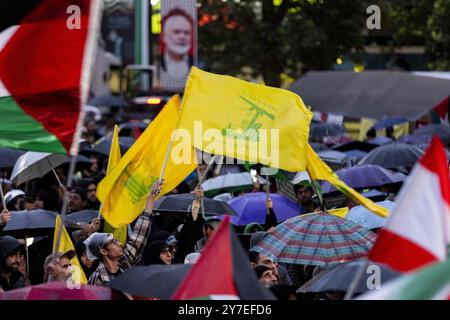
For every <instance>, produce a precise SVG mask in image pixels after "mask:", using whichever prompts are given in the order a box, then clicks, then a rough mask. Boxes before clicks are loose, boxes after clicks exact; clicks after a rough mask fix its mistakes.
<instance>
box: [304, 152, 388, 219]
mask: <svg viewBox="0 0 450 320" xmlns="http://www.w3.org/2000/svg"><path fill="white" fill-rule="evenodd" d="M307 157H308V162H307V163H306V170H307V171H308V174H309V176H310V177H311V179H316V180H327V181H328V182H330V183H331V184H332V185H333V186H334V187H335V188H336V189H338V190H339V191H340V192H342V193H343V194H344V195H345V196H347V197H349V198H350V199H352V200H354V201H355V202H357V203H359V204H361V205H362V206H364V207H366V208H367V209H368V210H370V211H372V212H373V213H376V214H377V215H379V216H380V217H383V218H385V217H387V216H388V215H389V210H388V209H386V208H384V207H382V206H380V205H378V204H376V203H374V202H373V201H372V200H370V199H367V198H365V197H364V196H362V195H361V194H359V193H358V192H357V191H356V190H354V189H353V188H351V187H349V186H348V185H347V184H346V183H345V182H344V181H342V180H341V179H340V178H339V177H338V175H337V174H336V173H334V172H333V170H331V168H330V167H329V166H328V165H327V164H326V163H325V162H323V161H322V159H320V158H319V156H318V155H317V154H316V152H315V151H314V150H313V148H312V147H311V146H310V145H309V144H308V147H307Z"/></svg>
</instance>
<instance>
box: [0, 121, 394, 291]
mask: <svg viewBox="0 0 450 320" xmlns="http://www.w3.org/2000/svg"><path fill="white" fill-rule="evenodd" d="M111 124H113V122H112V121H108V122H107V123H106V125H105V126H104V127H103V128H101V130H97V128H96V126H97V124H96V123H95V121H94V120H91V119H89V120H88V121H87V122H86V126H85V129H84V130H83V139H84V140H85V141H88V142H89V143H92V142H94V141H97V140H98V139H99V138H101V137H102V135H110V134H111V133H112V128H113V126H112V125H111ZM99 131H101V132H102V134H100V133H99ZM390 134H391V133H390ZM373 135H374V133H373V132H372V131H369V133H368V139H369V140H370V139H373V138H375V137H374V136H373ZM86 155H88V156H89V159H90V160H91V164H90V166H89V167H83V168H79V169H78V170H77V172H76V174H75V180H74V186H73V187H72V188H70V189H69V190H66V189H65V188H63V187H60V186H59V184H58V183H57V180H56V179H55V177H54V175H52V174H48V175H46V176H44V177H43V178H41V179H35V180H33V181H31V182H30V183H27V184H26V185H21V186H19V187H20V188H18V187H17V186H14V185H13V183H11V182H10V181H8V180H7V179H3V180H2V187H3V190H4V192H5V204H6V208H3V211H2V213H1V215H0V231H1V230H3V229H4V227H5V226H6V225H7V224H8V223H9V222H10V220H11V213H10V212H11V211H20V210H35V209H43V210H49V211H55V212H60V210H61V206H62V203H63V199H64V195H65V194H68V196H69V203H68V216H70V214H71V213H73V212H79V211H82V210H86V209H90V210H99V208H100V202H99V200H98V199H97V196H96V189H97V184H98V183H99V181H101V179H102V178H103V177H104V176H105V172H106V167H107V161H108V158H107V156H106V155H101V154H96V153H92V152H91V153H87V154H86ZM205 169H206V165H200V170H199V171H200V172H204V171H205ZM67 171H68V168H67V167H65V166H64V165H62V166H60V167H58V168H56V169H55V172H56V174H57V175H58V178H59V179H60V181H61V182H62V183H63V184H65V183H66V180H67ZM213 172H214V170H210V171H209V172H208V173H207V176H208V177H212V176H213V175H214V173H213ZM216 173H217V172H216ZM197 179H198V178H197V176H196V175H195V173H194V174H192V175H191V176H189V177H188V178H187V179H186V180H185V181H184V182H183V183H182V184H180V185H179V186H178V187H177V188H176V189H174V190H173V191H172V192H171V193H173V194H175V193H188V192H190V193H193V194H195V199H194V200H193V202H192V206H191V212H190V213H189V214H186V215H182V214H177V215H170V214H167V215H166V214H161V215H156V214H155V212H154V204H155V199H156V197H157V195H158V194H159V192H160V190H161V186H162V183H160V182H156V183H155V184H154V185H153V186H152V189H151V191H150V193H149V195H148V198H147V202H146V205H145V208H144V210H143V211H142V213H141V214H140V215H139V217H138V218H137V219H136V220H135V221H134V222H133V223H132V224H130V225H129V226H128V237H127V240H126V242H125V243H120V242H119V241H118V240H117V239H116V238H115V237H114V235H113V234H111V233H106V232H103V228H104V224H105V221H104V220H103V219H102V218H101V217H100V219H99V218H94V219H92V221H90V222H89V223H86V224H84V225H82V226H80V228H79V229H78V230H71V236H72V241H73V243H74V247H75V250H69V251H67V252H57V253H52V244H53V234H52V233H50V234H47V235H43V236H39V237H36V238H34V240H33V242H32V243H31V244H30V243H27V242H26V240H24V239H16V238H14V237H12V236H10V235H3V236H1V237H0V290H3V291H8V290H13V289H17V288H22V287H25V286H29V285H34V284H39V283H45V282H50V281H66V280H67V279H69V278H70V277H72V276H73V273H74V271H73V268H71V263H70V260H72V258H74V257H75V256H77V257H78V259H79V261H80V264H81V267H82V270H83V272H84V274H85V275H86V278H87V279H88V283H89V284H92V285H97V286H107V285H108V284H109V283H110V282H111V281H112V280H113V279H115V278H116V277H118V276H119V275H120V274H123V273H124V272H126V271H127V270H129V269H130V268H131V267H132V266H136V265H154V264H164V265H169V264H175V263H185V264H194V263H196V262H197V260H198V259H199V257H201V254H202V251H203V250H204V248H205V246H206V245H207V243H208V241H209V240H210V239H211V237H212V236H213V235H214V233H215V231H216V230H217V228H218V226H219V225H220V222H221V220H220V219H218V218H217V217H209V218H208V217H204V216H203V215H202V214H201V211H200V209H201V203H202V197H204V191H203V189H202V187H201V185H198V184H197ZM265 188H269V186H267V185H259V183H255V185H254V186H253V188H249V189H248V190H246V191H239V192H234V194H233V192H232V196H234V197H237V196H239V195H242V194H245V193H247V192H260V191H265V190H266V189H265ZM316 191H317V190H316V189H315V188H314V187H313V184H312V183H311V184H308V183H307V184H298V185H295V186H294V192H295V196H296V199H297V202H298V204H299V206H300V211H299V214H304V213H310V212H318V211H321V210H323V204H322V203H320V201H319V197H318V196H317V194H316ZM270 192H275V193H276V192H280V190H277V184H276V183H271V184H270ZM386 196H388V195H386ZM390 196H391V197H392V195H390ZM346 205H347V206H348V207H350V208H351V207H353V206H355V205H357V204H356V203H354V202H353V201H352V200H350V199H347V203H346ZM266 207H267V209H268V210H267V212H268V214H267V216H266V219H265V223H264V224H262V225H261V224H256V223H252V224H251V225H248V226H247V228H245V232H246V233H251V237H250V240H249V243H247V244H246V245H244V247H246V248H248V259H249V264H250V266H251V267H252V268H253V270H254V272H255V275H256V277H257V279H258V280H259V281H260V282H261V283H262V284H263V285H264V286H265V287H267V288H269V289H270V290H271V291H272V293H273V294H274V295H275V296H276V297H277V298H278V299H297V298H300V299H340V298H342V295H336V293H332V292H330V293H326V294H320V295H313V296H310V295H299V294H298V293H296V290H297V289H298V288H299V287H300V286H302V285H303V284H304V283H306V282H307V281H308V280H310V279H312V278H313V277H314V276H316V275H317V274H318V273H320V271H322V270H323V268H322V267H317V266H305V265H297V264H284V263H277V261H274V260H273V259H271V258H270V257H268V256H266V255H264V254H262V253H259V252H256V251H254V250H252V248H253V247H255V246H256V245H257V244H258V243H260V241H262V239H264V237H265V236H266V235H268V234H270V233H271V232H272V231H273V228H274V227H276V226H277V225H278V224H279V223H280V221H277V217H276V214H275V212H274V209H273V203H272V200H271V199H270V198H269V199H268V200H267V202H266ZM238 229H239V228H237V227H236V230H238ZM242 230H243V228H241V229H239V231H242ZM375 231H376V230H375ZM26 246H28V248H27V250H25V249H26ZM27 255H28V256H27Z"/></svg>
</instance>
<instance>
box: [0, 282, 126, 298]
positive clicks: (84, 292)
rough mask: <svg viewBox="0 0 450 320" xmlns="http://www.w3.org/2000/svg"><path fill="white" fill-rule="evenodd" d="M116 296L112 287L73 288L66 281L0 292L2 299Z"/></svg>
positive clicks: (90, 286) (86, 286)
mask: <svg viewBox="0 0 450 320" xmlns="http://www.w3.org/2000/svg"><path fill="white" fill-rule="evenodd" d="M115 296H116V297H118V295H116V294H114V293H113V292H112V290H111V289H110V288H106V287H99V286H92V285H84V286H80V288H77V287H74V288H72V287H68V285H67V283H66V282H64V281H60V282H49V283H43V284H39V285H34V286H31V287H25V288H20V289H15V290H10V291H6V292H0V300H112V299H113V297H115Z"/></svg>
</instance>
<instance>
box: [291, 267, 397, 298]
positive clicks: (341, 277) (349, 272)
mask: <svg viewBox="0 0 450 320" xmlns="http://www.w3.org/2000/svg"><path fill="white" fill-rule="evenodd" d="M374 266H375V267H376V268H378V270H380V284H384V283H386V282H387V281H389V280H391V279H394V278H396V277H398V276H400V275H401V273H399V272H397V271H394V270H392V269H391V268H389V267H388V266H387V265H385V264H378V263H375V262H372V261H367V260H366V259H357V260H353V261H347V262H343V263H339V264H337V265H335V266H332V267H330V268H328V269H326V270H324V271H322V272H321V273H319V274H318V275H317V276H315V277H314V278H312V279H311V280H309V281H308V282H306V283H305V284H304V285H303V286H301V287H300V288H299V289H298V290H297V292H317V293H319V292H336V291H338V292H339V291H340V292H347V290H348V289H349V287H350V285H351V283H352V281H353V279H354V278H355V275H356V274H357V273H358V271H359V269H360V268H364V267H365V270H364V271H365V272H364V273H363V276H362V277H360V278H359V281H358V283H357V284H356V289H355V291H354V292H355V293H356V294H360V293H363V292H366V291H368V290H369V288H368V286H367V283H369V280H370V277H373V271H370V270H373V268H374Z"/></svg>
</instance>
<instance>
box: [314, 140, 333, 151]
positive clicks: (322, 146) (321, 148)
mask: <svg viewBox="0 0 450 320" xmlns="http://www.w3.org/2000/svg"><path fill="white" fill-rule="evenodd" d="M309 145H310V146H311V148H313V150H314V151H315V152H319V151H325V150H329V149H330V148H328V147H327V146H326V145H325V144H324V143H320V142H310V143H309Z"/></svg>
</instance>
